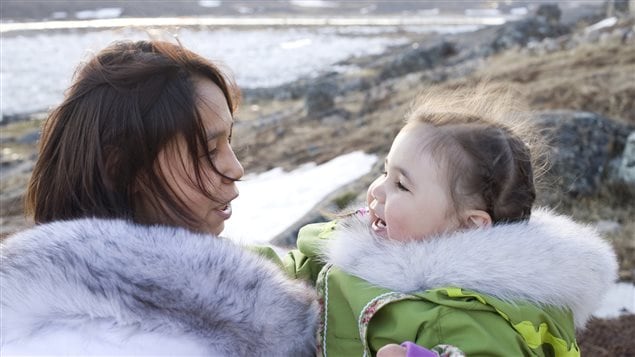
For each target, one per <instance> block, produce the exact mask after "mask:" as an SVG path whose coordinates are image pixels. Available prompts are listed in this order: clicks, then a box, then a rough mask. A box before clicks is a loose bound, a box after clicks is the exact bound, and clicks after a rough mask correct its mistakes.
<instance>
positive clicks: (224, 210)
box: [215, 202, 232, 220]
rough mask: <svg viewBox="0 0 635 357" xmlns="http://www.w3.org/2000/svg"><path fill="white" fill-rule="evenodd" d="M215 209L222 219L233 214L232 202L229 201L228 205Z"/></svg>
mask: <svg viewBox="0 0 635 357" xmlns="http://www.w3.org/2000/svg"><path fill="white" fill-rule="evenodd" d="M215 211H216V213H217V214H218V215H219V216H220V217H221V218H222V219H224V220H227V219H229V217H231V216H232V204H231V202H229V203H227V205H225V206H223V207H220V208H217V209H216V210H215Z"/></svg>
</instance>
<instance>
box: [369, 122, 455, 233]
mask: <svg viewBox="0 0 635 357" xmlns="http://www.w3.org/2000/svg"><path fill="white" fill-rule="evenodd" d="M426 130H427V131H428V132H429V130H430V129H429V128H427V127H426V126H424V125H420V124H415V125H411V126H407V127H406V128H404V129H403V130H402V131H401V132H400V133H399V135H397V137H396V138H395V140H394V141H393V144H392V147H391V148H390V152H389V153H388V156H387V157H386V166H385V171H386V172H385V174H384V175H382V176H380V177H378V178H377V179H376V180H375V182H373V183H372V184H371V185H370V187H369V188H368V194H367V199H368V206H369V208H370V214H371V222H372V229H373V230H374V231H375V232H376V233H377V234H378V235H380V236H382V237H385V238H388V239H394V240H401V241H406V240H413V239H425V238H426V237H429V236H431V235H434V234H437V233H442V232H446V231H452V230H455V229H457V228H458V227H459V224H458V220H457V219H456V218H455V214H451V213H452V212H453V207H452V204H451V201H450V196H449V191H448V183H447V178H446V173H445V172H444V170H442V169H441V168H440V167H439V164H438V163H437V160H435V159H434V158H433V157H431V155H430V153H429V152H428V151H425V150H424V151H422V144H423V143H425V138H426V136H427V135H429V134H428V133H427V132H426Z"/></svg>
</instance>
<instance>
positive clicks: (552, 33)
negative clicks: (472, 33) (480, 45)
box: [491, 5, 570, 52]
mask: <svg viewBox="0 0 635 357" xmlns="http://www.w3.org/2000/svg"><path fill="white" fill-rule="evenodd" d="M561 15H562V12H561V11H560V9H559V8H558V5H541V6H540V7H539V8H538V10H537V12H536V16H535V17H531V18H527V19H523V20H519V21H514V22H510V23H507V24H505V25H502V26H501V27H500V28H498V29H497V31H496V38H495V39H494V41H493V42H492V44H491V47H492V48H493V50H494V51H495V52H498V51H501V50H504V49H508V48H512V47H516V46H520V47H525V46H526V45H527V44H528V43H530V42H540V41H542V40H543V39H545V38H554V37H559V36H562V35H565V34H568V33H569V32H570V29H569V27H568V26H565V25H562V24H561V23H560V16H561Z"/></svg>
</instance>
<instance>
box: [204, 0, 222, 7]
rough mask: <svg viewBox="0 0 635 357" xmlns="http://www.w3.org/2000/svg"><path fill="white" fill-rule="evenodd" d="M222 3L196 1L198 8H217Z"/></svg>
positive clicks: (217, 0)
mask: <svg viewBox="0 0 635 357" xmlns="http://www.w3.org/2000/svg"><path fill="white" fill-rule="evenodd" d="M221 4H222V2H221V1H219V0H198V6H200V7H219V6H221Z"/></svg>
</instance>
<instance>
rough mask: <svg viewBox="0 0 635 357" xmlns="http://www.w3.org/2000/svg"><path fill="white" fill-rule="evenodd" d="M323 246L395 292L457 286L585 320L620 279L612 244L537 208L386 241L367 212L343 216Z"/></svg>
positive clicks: (331, 257) (332, 259) (329, 256)
mask: <svg viewBox="0 0 635 357" xmlns="http://www.w3.org/2000/svg"><path fill="white" fill-rule="evenodd" d="M326 244H327V245H326V246H325V247H324V249H323V254H324V255H325V260H326V261H327V262H329V263H332V264H334V265H335V266H338V267H340V268H341V269H343V270H344V271H346V272H347V273H349V274H352V275H355V276H357V277H359V278H362V279H364V280H366V281H369V282H370V283H372V284H374V285H377V286H381V287H384V288H388V289H391V290H394V291H399V292H416V291H423V290H427V289H431V288H435V287H443V286H456V287H461V288H466V289H470V290H474V291H478V292H481V293H483V294H487V295H491V296H495V297H497V298H499V299H503V300H507V301H510V300H528V301H530V302H533V303H536V304H549V305H555V306H562V307H568V308H570V309H571V310H572V312H573V315H574V320H575V323H576V327H582V326H584V324H585V322H586V321H587V319H588V318H589V317H590V315H591V313H592V312H593V311H595V309H597V307H598V305H599V304H600V302H601V299H602V296H603V295H604V293H605V292H606V291H607V290H608V289H609V287H610V286H611V284H612V283H613V282H614V281H615V279H616V277H617V263H616V257H615V254H614V252H613V250H612V248H611V246H610V245H609V244H608V243H607V242H605V241H603V240H602V238H600V236H599V235H598V233H597V232H596V231H595V230H594V229H592V228H591V227H588V226H583V225H579V224H577V223H575V222H573V221H572V220H570V219H569V218H566V217H563V216H558V215H555V214H553V213H551V212H549V211H548V210H545V209H537V210H535V211H534V213H533V214H532V218H531V219H530V221H529V222H526V223H516V224H508V225H500V226H496V227H492V228H488V229H479V230H472V231H463V232H458V233H454V234H446V235H441V236H439V237H435V238H432V239H428V240H425V241H414V242H407V243H404V242H395V241H387V240H385V239H382V238H380V237H378V236H376V235H375V234H374V232H373V231H372V230H371V229H370V224H369V222H368V216H365V217H362V216H359V215H355V216H352V217H350V218H348V219H345V220H344V221H343V222H342V223H340V225H339V226H338V229H337V230H336V231H335V234H334V237H333V239H332V240H330V241H328V242H327V243H326Z"/></svg>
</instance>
